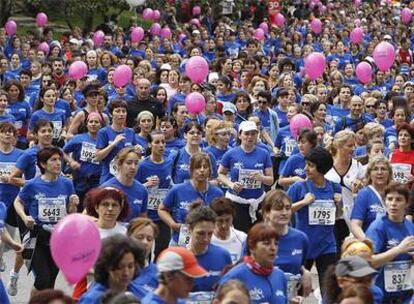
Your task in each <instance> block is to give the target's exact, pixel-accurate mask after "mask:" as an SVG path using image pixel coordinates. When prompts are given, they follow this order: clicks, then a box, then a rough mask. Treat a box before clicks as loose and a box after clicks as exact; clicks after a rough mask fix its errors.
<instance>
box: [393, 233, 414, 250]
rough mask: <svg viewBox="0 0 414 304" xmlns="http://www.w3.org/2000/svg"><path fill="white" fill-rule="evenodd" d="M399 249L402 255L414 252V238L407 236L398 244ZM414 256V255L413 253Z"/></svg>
mask: <svg viewBox="0 0 414 304" xmlns="http://www.w3.org/2000/svg"><path fill="white" fill-rule="evenodd" d="M397 248H398V249H399V251H400V253H401V254H404V253H409V252H413V251H414V236H407V237H406V238H405V239H403V240H402V242H401V243H400V244H398V246H397ZM413 254H414V253H413Z"/></svg>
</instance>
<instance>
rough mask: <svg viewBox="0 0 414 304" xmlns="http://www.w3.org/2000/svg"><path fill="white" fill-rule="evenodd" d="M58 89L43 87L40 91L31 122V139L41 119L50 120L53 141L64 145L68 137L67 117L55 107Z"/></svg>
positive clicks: (29, 137)
mask: <svg viewBox="0 0 414 304" xmlns="http://www.w3.org/2000/svg"><path fill="white" fill-rule="evenodd" d="M55 104H56V90H55V89H54V88H52V87H43V88H42V89H41V90H40V93H39V100H38V103H37V104H36V106H35V108H34V109H33V110H34V112H33V114H32V117H31V118H30V122H29V134H28V136H27V137H28V139H29V141H30V140H31V139H32V138H33V135H32V131H33V129H34V126H35V125H36V122H37V121H38V120H39V119H45V120H49V121H51V122H52V124H53V142H54V144H56V145H57V144H59V145H60V146H63V140H64V139H65V138H66V128H67V125H66V117H65V112H64V111H62V110H61V109H57V108H56V107H55Z"/></svg>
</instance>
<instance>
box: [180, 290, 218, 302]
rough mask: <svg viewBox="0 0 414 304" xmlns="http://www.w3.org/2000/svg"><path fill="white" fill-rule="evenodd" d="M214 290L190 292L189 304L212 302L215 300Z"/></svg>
mask: <svg viewBox="0 0 414 304" xmlns="http://www.w3.org/2000/svg"><path fill="white" fill-rule="evenodd" d="M213 299H214V292H213V291H198V292H190V294H189V295H188V299H187V301H186V303H187V304H210V303H212V302H213Z"/></svg>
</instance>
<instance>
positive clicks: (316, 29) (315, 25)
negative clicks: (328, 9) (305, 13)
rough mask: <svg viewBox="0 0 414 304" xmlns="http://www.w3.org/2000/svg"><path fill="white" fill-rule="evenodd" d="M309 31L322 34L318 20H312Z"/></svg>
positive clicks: (320, 22) (320, 23)
mask: <svg viewBox="0 0 414 304" xmlns="http://www.w3.org/2000/svg"><path fill="white" fill-rule="evenodd" d="M311 29H312V32H314V33H315V34H319V33H320V32H322V21H321V20H319V19H318V18H315V19H313V20H312V22H311Z"/></svg>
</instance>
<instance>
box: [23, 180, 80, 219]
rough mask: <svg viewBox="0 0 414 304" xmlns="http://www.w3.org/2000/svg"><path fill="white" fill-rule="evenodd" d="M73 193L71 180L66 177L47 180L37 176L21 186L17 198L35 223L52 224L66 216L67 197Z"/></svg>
mask: <svg viewBox="0 0 414 304" xmlns="http://www.w3.org/2000/svg"><path fill="white" fill-rule="evenodd" d="M74 193H75V189H74V187H73V183H72V180H70V179H68V178H66V177H63V176H58V178H57V179H56V180H55V181H51V182H49V181H44V180H43V179H42V178H41V177H40V176H38V177H35V178H34V179H31V180H29V181H28V182H27V183H26V184H25V185H24V186H23V188H22V190H21V191H20V193H19V198H20V199H21V201H22V202H23V204H24V207H25V208H26V209H27V210H28V211H29V215H30V216H31V217H32V218H33V219H34V220H35V221H36V223H37V224H54V223H56V222H57V221H59V220H60V219H61V218H63V217H65V216H66V214H67V206H68V204H69V197H70V196H71V195H72V194H74Z"/></svg>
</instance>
